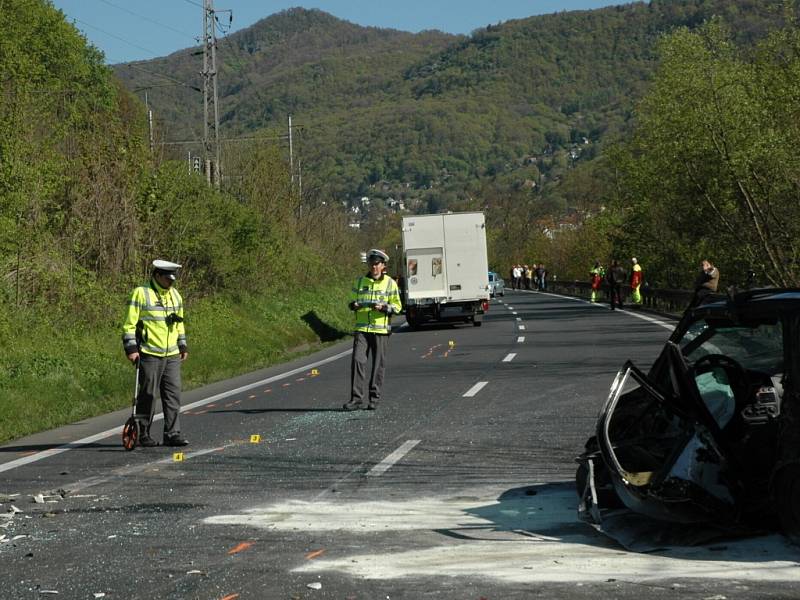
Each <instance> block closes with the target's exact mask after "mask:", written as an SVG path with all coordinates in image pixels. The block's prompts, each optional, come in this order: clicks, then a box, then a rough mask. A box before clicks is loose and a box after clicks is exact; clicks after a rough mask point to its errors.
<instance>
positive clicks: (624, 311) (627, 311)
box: [617, 308, 675, 331]
mask: <svg viewBox="0 0 800 600" xmlns="http://www.w3.org/2000/svg"><path fill="white" fill-rule="evenodd" d="M617 310H618V311H619V312H621V313H625V314H626V315H630V316H632V317H636V318H637V319H643V320H645V321H649V322H650V323H655V324H656V325H660V326H661V327H663V328H664V329H669V330H670V331H672V330H673V329H675V325H670V324H669V323H665V322H664V321H662V320H661V319H654V318H653V317H648V316H647V315H642V314H639V313H636V312H632V311H630V310H622V309H621V308H618V309H617Z"/></svg>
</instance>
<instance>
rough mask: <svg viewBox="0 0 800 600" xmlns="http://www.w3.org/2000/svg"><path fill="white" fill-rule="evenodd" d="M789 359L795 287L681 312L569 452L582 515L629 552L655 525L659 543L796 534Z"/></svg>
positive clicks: (798, 481)
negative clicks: (574, 459) (581, 444)
mask: <svg viewBox="0 0 800 600" xmlns="http://www.w3.org/2000/svg"><path fill="white" fill-rule="evenodd" d="M799 353H800V290H796V289H768V290H752V291H748V292H744V293H740V294H737V295H736V296H734V297H732V298H730V299H728V298H718V299H716V300H715V301H712V302H710V303H708V304H704V305H701V306H699V307H697V308H694V309H692V310H690V311H687V313H686V314H685V315H684V317H683V318H682V320H681V321H680V323H679V324H678V326H677V327H676V329H675V331H674V332H673V334H672V335H671V336H670V338H669V340H668V341H667V342H666V344H665V346H664V348H663V350H662V352H661V354H660V355H659V357H658V358H657V359H656V361H655V363H654V364H653V365H652V367H651V368H650V370H649V372H647V373H645V372H643V371H641V370H640V369H639V368H637V367H636V366H635V365H634V364H633V363H632V362H630V361H629V362H627V363H625V365H624V366H623V368H622V369H621V370H620V372H619V373H618V374H617V376H616V378H615V379H614V382H613V384H612V386H611V390H610V392H609V395H608V398H607V400H606V402H605V404H604V405H603V408H602V410H601V411H600V415H599V418H598V421H597V428H596V432H595V435H594V436H593V437H591V438H590V439H589V440H588V441H587V443H586V450H585V452H584V453H583V454H582V455H581V456H580V457H578V462H579V467H578V473H577V487H578V493H579V495H580V496H581V502H580V506H579V513H580V516H581V517H582V518H583V519H585V520H587V521H590V522H591V523H593V524H594V525H595V526H596V527H598V528H599V529H601V530H603V531H605V532H606V533H609V534H610V535H612V536H613V537H615V538H617V539H618V540H619V541H621V542H622V543H623V544H625V545H627V546H629V547H633V546H636V545H637V543H638V541H637V536H639V538H640V539H641V537H642V536H645V537H647V536H650V537H651V538H652V536H653V535H655V534H653V532H654V531H657V530H658V529H659V527H661V528H662V529H664V530H666V529H665V528H664V524H665V523H669V524H670V527H669V530H670V531H671V532H672V535H671V538H670V540H669V541H668V542H666V543H699V542H702V541H707V540H709V539H713V538H715V537H718V536H720V535H730V534H743V533H754V532H759V531H765V530H770V529H775V528H778V527H780V528H781V529H782V530H783V531H784V533H786V534H787V535H789V536H790V537H792V538H793V539H795V540H797V539H800V435H799V431H798V430H799V428H800V427H799V426H800V423H798V411H799V410H800V398H799V397H798V391H799V390H798V381H800V379H799V378H798V377H800V373H798V370H799V367H800V358H799V357H798V354H799ZM631 511H632V512H633V514H632V513H631ZM645 521H646V522H647V523H648V528H647V529H648V531H649V533H642V531H643V530H642V529H641V525H642V523H643V522H645ZM633 523H635V528H637V532H634V533H631V531H626V528H627V529H628V530H629V529H630V526H631V524H633Z"/></svg>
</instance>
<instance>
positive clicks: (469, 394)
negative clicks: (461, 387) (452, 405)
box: [462, 381, 489, 398]
mask: <svg viewBox="0 0 800 600" xmlns="http://www.w3.org/2000/svg"><path fill="white" fill-rule="evenodd" d="M487 383H489V382H488V381H479V382H478V383H476V384H475V385H473V386H472V387H471V388H469V389H468V390H467V393H466V394H464V395H463V396H462V398H471V397H472V396H474V395H475V394H477V393H478V392H480V391H481V390H482V389H483V388H484V386H486V384H487Z"/></svg>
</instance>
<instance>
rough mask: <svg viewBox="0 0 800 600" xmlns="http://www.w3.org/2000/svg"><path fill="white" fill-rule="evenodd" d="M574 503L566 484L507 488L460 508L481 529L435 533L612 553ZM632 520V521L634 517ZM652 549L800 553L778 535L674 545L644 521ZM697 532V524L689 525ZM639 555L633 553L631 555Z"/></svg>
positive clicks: (666, 531) (702, 555) (688, 554)
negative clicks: (526, 540)
mask: <svg viewBox="0 0 800 600" xmlns="http://www.w3.org/2000/svg"><path fill="white" fill-rule="evenodd" d="M577 503H578V497H577V494H576V492H575V484H574V483H572V482H563V483H550V484H540V485H531V486H525V487H517V488H511V489H509V490H507V491H505V492H503V493H502V494H501V495H500V496H499V497H498V498H497V502H496V503H493V504H488V505H483V506H477V507H474V508H466V509H465V510H464V512H465V513H466V514H467V515H470V516H471V517H475V518H478V519H480V520H481V521H483V522H487V523H488V524H486V525H482V524H481V525H469V526H465V527H458V528H453V527H451V528H447V529H438V530H436V531H437V532H438V533H440V534H442V535H446V536H448V537H451V538H455V539H460V540H470V541H492V542H504V541H505V542H512V541H517V542H518V541H519V537H516V538H515V537H508V536H499V537H498V533H502V532H507V533H508V532H512V533H514V534H516V535H517V536H524V537H526V538H531V539H532V541H533V540H539V541H558V542H561V543H572V544H580V545H583V546H587V545H588V546H596V547H597V548H598V552H599V551H600V549H608V548H618V549H620V550H622V549H623V548H622V546H620V545H619V544H618V543H617V542H616V541H614V540H612V539H611V538H609V537H607V536H605V535H603V534H602V533H600V532H598V531H596V530H595V529H594V528H593V527H592V526H591V525H589V524H587V523H584V522H582V521H580V520H579V519H578V516H577V512H576V505H577ZM634 516H637V515H634ZM638 517H639V518H638V519H633V520H632V522H631V527H634V528H640V529H641V527H642V523H641V519H642V517H641V516H638ZM649 527H650V532H651V536H652V543H651V544H650V547H648V548H647V549H646V551H645V552H646V554H648V555H658V556H664V557H668V558H672V559H675V558H680V559H689V560H701V561H712V562H713V561H741V562H749V563H754V562H772V561H787V562H797V561H798V560H800V547H797V546H794V545H792V544H791V543H790V542H789V541H788V540H787V539H785V538H784V537H782V536H780V535H778V534H772V535H760V536H751V537H743V536H738V537H734V536H731V535H729V534H728V535H726V534H725V533H724V532H719V536H717V537H716V539H714V540H713V541H707V542H706V543H699V544H694V545H690V544H683V545H682V544H678V543H675V538H673V537H672V536H671V532H672V531H674V529H675V525H674V524H670V523H660V522H657V521H654V520H652V519H649ZM693 527H702V524H700V525H699V526H698V525H693ZM635 553H639V551H638V550H637V551H635Z"/></svg>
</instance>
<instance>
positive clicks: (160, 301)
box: [122, 260, 189, 447]
mask: <svg viewBox="0 0 800 600" xmlns="http://www.w3.org/2000/svg"><path fill="white" fill-rule="evenodd" d="M180 266H181V265H179V264H176V263H173V262H169V261H166V260H154V261H153V273H152V277H151V278H150V281H149V282H148V283H147V284H145V285H141V286H139V287H137V288H135V289H134V290H133V293H132V294H131V297H130V300H129V301H128V312H127V314H126V315H125V324H124V325H123V328H122V345H123V347H124V349H125V354H126V356H127V357H128V360H130V361H131V362H132V363H133V364H136V363H137V362H138V364H139V395H138V397H137V398H136V420H137V421H139V431H140V432H141V433H140V435H139V442H138V443H139V445H140V446H145V447H150V446H156V445H157V444H156V441H155V440H154V439H153V438H152V437H150V424H151V422H152V420H153V413H154V411H155V399H156V396H159V395H160V397H161V406H162V407H163V409H164V445H165V446H186V445H187V444H188V443H189V442H188V441H187V440H186V438H184V437H183V436H181V430H180V426H179V424H178V415H179V413H180V409H181V362H183V361H184V360H186V358H187V357H188V356H189V353H188V351H187V349H186V348H187V347H186V329H185V328H184V325H183V299H182V298H181V295H180V294H179V293H178V290H176V289H175V288H174V287H172V285H173V283H174V282H175V272H176V271H177V270H178V269H179V268H180Z"/></svg>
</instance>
